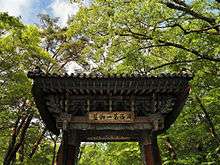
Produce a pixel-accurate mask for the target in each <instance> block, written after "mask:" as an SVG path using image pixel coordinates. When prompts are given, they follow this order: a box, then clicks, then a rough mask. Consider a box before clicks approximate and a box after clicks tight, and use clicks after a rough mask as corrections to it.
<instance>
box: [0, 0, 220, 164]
mask: <svg viewBox="0 0 220 165" xmlns="http://www.w3.org/2000/svg"><path fill="white" fill-rule="evenodd" d="M77 2H79V1H77ZM79 3H80V2H79ZM219 5H220V4H219V3H218V2H217V1H212V0H210V1H205V0H195V1H180V0H169V1H168V0H107V1H106V0H94V1H92V2H91V5H90V6H83V5H80V10H79V12H78V13H77V15H76V16H74V17H73V18H71V20H70V25H69V26H68V27H66V28H61V27H59V25H58V24H57V19H56V18H50V17H49V16H48V15H42V14H41V15H40V18H41V24H40V25H39V26H36V25H24V24H23V23H22V22H21V21H20V19H19V18H15V17H12V16H9V15H8V14H7V13H0V131H1V134H0V150H1V152H0V162H3V160H4V158H5V155H7V154H6V153H10V152H11V150H12V149H14V148H15V146H16V145H19V150H18V151H17V152H16V155H15V156H14V157H12V160H11V161H12V162H14V163H16V164H46V163H48V164H50V162H51V161H52V159H53V156H54V148H53V145H54V144H55V143H56V142H57V138H54V137H53V136H51V135H50V134H49V133H48V132H46V131H45V130H44V127H43V124H42V123H41V120H40V116H39V114H38V113H37V110H36V108H35V106H34V103H33V100H32V97H31V92H30V89H31V82H30V80H28V79H27V77H26V74H27V71H28V70H31V69H33V68H35V67H36V66H40V67H41V68H42V69H43V70H44V71H45V72H47V73H52V72H58V73H63V72H65V67H66V66H67V65H68V64H69V63H70V62H71V61H76V62H78V63H79V64H81V65H82V66H83V68H84V70H85V71H86V70H87V71H90V72H91V71H92V72H101V73H103V74H106V73H128V74H132V73H139V74H152V75H157V74H159V73H164V72H165V73H167V72H168V73H170V72H171V73H172V72H191V73H192V74H193V75H194V79H193V80H192V81H191V93H190V97H189V99H188V101H187V103H186V105H185V107H184V110H183V111H182V113H181V114H180V116H179V117H178V119H177V121H176V122H175V124H174V125H172V126H171V128H170V129H169V130H168V131H167V132H166V133H164V134H162V135H160V136H159V145H160V148H161V154H162V159H163V162H164V164H217V163H218V162H220V157H219V152H220V148H219V145H220V137H219V132H220V123H219V120H220V112H219V111H218V109H219V108H220V104H219V100H220V86H219V84H220V57H219V54H220V37H219V36H220V17H219V13H220V12H219V9H220V6H219ZM28 119H30V121H31V122H28ZM25 125H26V126H28V129H24V126H25ZM19 126H21V128H20V127H19ZM22 135H24V137H25V138H24V139H23V138H22ZM41 137H42V139H41ZM54 139H56V140H54ZM38 140H40V141H41V144H40V145H38V146H37V149H36V151H35V150H34V148H35V145H34V144H36V142H37V141H38ZM20 142H21V143H20ZM138 148H139V146H138V144H136V143H104V144H101V143H97V144H96V143H95V144H93V143H90V144H86V145H85V144H83V145H82V147H81V159H80V161H79V164H82V165H84V164H91V165H92V164H98V163H99V162H101V163H102V164H103V163H104V164H110V162H111V164H114V165H117V164H123V163H124V164H129V163H130V164H140V159H141V158H140V154H139V152H140V151H139V150H138ZM32 151H34V152H33V153H34V154H33V157H32V158H29V156H30V153H32ZM55 151H56V148H55Z"/></svg>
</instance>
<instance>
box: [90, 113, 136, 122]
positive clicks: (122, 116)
mask: <svg viewBox="0 0 220 165" xmlns="http://www.w3.org/2000/svg"><path fill="white" fill-rule="evenodd" d="M88 118H89V121H90V122H92V123H133V122H134V112H128V111H120V112H89V113H88Z"/></svg>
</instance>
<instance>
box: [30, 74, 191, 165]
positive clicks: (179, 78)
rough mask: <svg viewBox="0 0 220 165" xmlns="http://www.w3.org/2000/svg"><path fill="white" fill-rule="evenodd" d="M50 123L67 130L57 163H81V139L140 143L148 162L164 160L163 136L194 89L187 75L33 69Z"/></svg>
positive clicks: (42, 110)
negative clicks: (65, 72) (160, 139)
mask: <svg viewBox="0 0 220 165" xmlns="http://www.w3.org/2000/svg"><path fill="white" fill-rule="evenodd" d="M28 77H29V78H31V79H33V87H32V94H33V96H34V100H35V103H36V106H37V108H38V110H39V112H40V115H41V117H42V119H43V121H44V123H45V125H46V127H47V128H48V129H49V130H50V131H51V132H53V133H54V134H56V135H59V133H60V131H61V132H62V144H61V145H60V148H59V151H58V154H57V155H58V156H57V164H58V165H75V164H76V160H77V156H78V153H79V147H80V143H81V142H107V141H113V142H115V141H120V142H121V141H134V142H140V144H141V145H142V147H141V151H142V156H143V164H147V165H161V158H160V153H159V148H158V145H157V135H158V134H161V133H163V132H164V131H166V130H167V129H168V128H169V127H170V125H171V124H172V123H173V122H174V121H175V120H176V118H177V116H178V115H179V113H180V111H181V109H182V107H183V105H184V103H185V101H186V98H187V96H188V93H189V90H190V88H189V84H188V82H189V80H191V79H192V77H191V76H189V75H187V74H172V75H170V74H167V75H164V74H163V75H159V76H146V75H130V76H129V75H107V76H104V75H98V74H97V75H86V74H77V75H63V76H61V75H55V74H53V75H50V74H45V73H43V72H42V71H40V70H35V71H32V72H29V73H28Z"/></svg>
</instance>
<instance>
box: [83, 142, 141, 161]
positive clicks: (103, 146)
mask: <svg viewBox="0 0 220 165" xmlns="http://www.w3.org/2000/svg"><path fill="white" fill-rule="evenodd" d="M81 152H82V155H81V159H80V162H79V164H80V165H87V164H90V165H93V164H94V165H102V164H105V165H112V164H115V165H127V164H128V162H130V165H139V164H141V159H140V156H139V155H140V150H139V146H138V144H137V143H119V142H115V143H90V144H83V145H82V146H81Z"/></svg>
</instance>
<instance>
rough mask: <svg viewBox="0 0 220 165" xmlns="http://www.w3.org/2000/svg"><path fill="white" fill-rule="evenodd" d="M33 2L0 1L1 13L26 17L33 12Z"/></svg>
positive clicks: (22, 0) (18, 0) (27, 0)
mask: <svg viewBox="0 0 220 165" xmlns="http://www.w3.org/2000/svg"><path fill="white" fill-rule="evenodd" d="M32 5H33V0H0V12H8V13H9V15H13V16H24V17H25V16H26V15H28V14H29V13H30V12H31V9H32Z"/></svg>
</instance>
